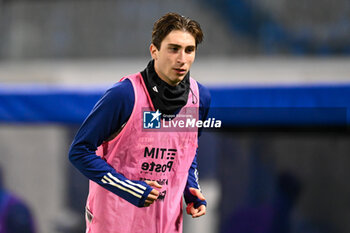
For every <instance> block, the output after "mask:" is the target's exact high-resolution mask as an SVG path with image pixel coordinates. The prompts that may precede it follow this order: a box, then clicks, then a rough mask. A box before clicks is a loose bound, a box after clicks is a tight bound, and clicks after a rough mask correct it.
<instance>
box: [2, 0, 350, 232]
mask: <svg viewBox="0 0 350 233" xmlns="http://www.w3.org/2000/svg"><path fill="white" fill-rule="evenodd" d="M171 11H174V12H178V13H180V14H183V15H185V16H189V17H190V18H193V19H195V20H197V21H198V22H199V23H200V24H201V26H202V28H203V31H204V36H205V38H204V43H203V44H201V45H200V46H199V48H198V52H197V55H196V62H195V63H194V65H193V68H192V70H191V75H192V76H193V77H194V78H195V79H196V80H198V81H199V82H200V83H202V84H204V85H206V86H207V87H208V88H209V90H210V92H211V94H212V110H211V113H210V114H211V116H213V117H215V118H216V119H221V120H223V123H224V124H223V126H224V127H223V128H222V129H221V130H214V131H205V132H204V133H203V135H202V136H201V139H200V150H199V171H200V183H201V187H202V189H203V193H204V195H205V196H206V197H207V199H208V214H207V215H206V216H204V217H202V218H199V219H196V220H192V219H190V218H189V217H185V226H184V227H185V228H184V232H193V233H196V232H214V233H215V232H218V233H219V232H220V233H230V232H235V233H245V232H251V233H255V232H259V233H316V232H317V233H347V232H350V223H349V221H348V219H349V217H350V207H349V206H350V198H349V196H350V187H349V184H348V180H349V178H350V171H349V169H348V167H349V166H348V165H349V164H350V163H349V162H350V161H349V156H348V154H349V152H350V144H349V143H348V142H349V131H348V125H349V120H350V118H349V114H348V111H349V105H350V102H349V101H348V100H349V99H350V65H349V64H350V57H349V55H350V2H349V1H347V0H337V1H325V0H319V1H316V0H308V1H301V0H296V1H287V0H217V1H214V0H189V1H184V0H178V1H176V2H174V1H169V0H140V1H136V0H129V1H127V0H117V1H112V0H107V1H97V0H72V1H67V0H61V1H58V0H51V1H41V0H31V1H28V0H0V158H1V159H0V167H1V170H2V173H3V182H2V183H3V184H2V185H1V182H0V194H1V195H0V196H1V197H2V196H3V195H2V194H3V193H4V192H2V190H8V191H10V192H11V193H14V194H15V195H16V196H17V197H18V198H19V199H21V200H22V201H23V203H26V205H27V207H28V209H29V210H30V213H31V215H32V216H33V220H31V221H33V222H34V224H35V226H36V227H35V228H36V232H40V233H59V232H65V233H76V232H84V224H85V223H84V205H85V200H86V196H87V192H88V181H87V179H86V178H85V177H83V176H82V175H81V174H80V173H79V172H78V171H77V170H76V169H75V168H73V167H72V165H70V164H69V161H68V159H67V152H68V149H69V146H70V143H71V141H72V139H73V137H74V134H75V132H76V131H77V129H78V127H79V125H80V124H81V123H82V121H83V119H84V118H85V117H86V116H87V114H88V113H89V111H90V110H91V108H92V107H93V105H94V104H95V102H96V101H97V100H98V98H99V97H100V96H101V95H102V94H103V93H104V91H105V90H106V89H107V88H108V87H109V86H111V85H113V83H115V82H117V81H119V80H120V79H121V78H122V77H123V76H125V75H128V74H131V73H135V72H138V71H141V70H143V69H144V67H145V66H146V64H147V62H148V60H149V59H150V56H149V52H148V47H149V44H150V40H151V31H152V26H153V23H154V21H155V20H157V19H158V18H159V17H160V16H161V15H163V14H165V13H167V12H171ZM1 186H2V187H1ZM1 197H0V203H1V200H2V199H1ZM0 206H1V205H0ZM0 210H1V208H0ZM0 216H1V214H0ZM22 217H23V216H22ZM0 220H1V219H0Z"/></svg>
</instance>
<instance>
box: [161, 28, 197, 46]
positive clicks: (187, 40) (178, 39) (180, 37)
mask: <svg viewBox="0 0 350 233" xmlns="http://www.w3.org/2000/svg"><path fill="white" fill-rule="evenodd" d="M162 44H163V45H168V44H176V45H180V46H181V47H187V46H196V40H195V39H194V37H193V35H192V34H191V33H189V32H187V31H181V30H173V31H171V32H170V33H169V34H168V35H167V36H166V37H165V38H164V39H163V41H162Z"/></svg>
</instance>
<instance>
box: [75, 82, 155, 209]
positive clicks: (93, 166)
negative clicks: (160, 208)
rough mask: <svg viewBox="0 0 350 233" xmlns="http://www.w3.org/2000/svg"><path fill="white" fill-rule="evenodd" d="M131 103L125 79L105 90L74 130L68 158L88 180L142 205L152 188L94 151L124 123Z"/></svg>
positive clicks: (133, 101)
mask: <svg viewBox="0 0 350 233" xmlns="http://www.w3.org/2000/svg"><path fill="white" fill-rule="evenodd" d="M134 103H135V97H134V90H133V86H132V84H131V82H130V80H128V79H126V80H124V81H122V82H118V83H117V84H115V85H114V86H113V87H112V88H110V89H109V90H107V91H106V93H105V94H104V95H103V96H102V98H101V99H100V100H99V101H98V102H97V104H96V105H95V106H94V108H93V110H92V111H91V113H90V114H89V116H88V117H87V118H86V119H85V121H84V122H83V124H82V125H81V127H80V129H79V130H78V132H77V134H76V136H75V138H74V141H73V143H72V145H71V147H70V150H69V160H70V161H71V163H72V164H73V165H74V166H75V167H76V168H77V169H78V170H79V171H80V172H81V173H82V174H84V175H85V176H86V177H87V178H89V179H90V180H92V181H94V182H96V183H98V184H99V185H101V186H102V187H104V188H106V189H107V190H109V191H111V192H113V193H115V194H116V195H118V196H120V197H122V198H123V199H125V200H127V201H128V202H130V203H132V204H133V205H135V206H139V207H143V205H144V203H145V200H146V198H147V196H148V194H149V193H150V192H151V190H152V188H151V187H150V186H149V185H147V184H146V183H145V182H144V181H136V180H135V181H131V180H128V179H127V178H125V177H124V176H123V175H121V174H119V173H118V172H117V171H116V170H115V169H114V168H113V167H112V166H110V165H109V164H108V163H107V162H106V161H105V160H103V159H102V158H101V157H100V156H98V155H96V152H95V151H96V150H97V147H99V146H100V145H101V144H102V143H103V142H104V141H106V140H107V139H108V138H109V137H110V136H111V135H112V134H113V133H115V132H117V131H118V130H119V129H120V128H121V127H122V125H123V124H124V123H126V122H127V120H128V119H129V117H130V115H131V112H132V109H133V107H134Z"/></svg>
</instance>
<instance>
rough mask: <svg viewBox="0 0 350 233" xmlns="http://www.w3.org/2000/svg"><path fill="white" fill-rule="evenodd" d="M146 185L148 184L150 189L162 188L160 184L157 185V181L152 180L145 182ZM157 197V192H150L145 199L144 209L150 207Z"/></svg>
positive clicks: (153, 190)
mask: <svg viewBox="0 0 350 233" xmlns="http://www.w3.org/2000/svg"><path fill="white" fill-rule="evenodd" d="M145 182H146V184H148V185H149V186H151V187H154V188H162V186H161V185H160V184H158V182H157V181H154V180H152V181H151V180H146V181H145ZM158 197H159V191H158V190H156V189H152V191H151V192H150V193H149V194H148V196H147V199H146V201H145V205H144V206H145V207H148V206H150V205H151V204H152V203H153V202H154V201H155V200H157V198H158Z"/></svg>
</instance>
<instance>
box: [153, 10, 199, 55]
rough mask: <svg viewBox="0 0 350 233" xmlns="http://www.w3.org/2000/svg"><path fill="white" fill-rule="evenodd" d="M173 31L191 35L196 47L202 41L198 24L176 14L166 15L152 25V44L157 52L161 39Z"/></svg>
mask: <svg viewBox="0 0 350 233" xmlns="http://www.w3.org/2000/svg"><path fill="white" fill-rule="evenodd" d="M173 30H183V31H186V32H189V33H191V34H192V36H193V37H194V39H195V41H196V47H197V45H198V44H200V43H201V42H202V41H203V32H202V29H201V27H200V25H199V23H198V22H196V21H194V20H192V19H190V18H187V17H185V16H182V15H179V14H177V13H167V14H165V15H163V16H162V17H161V18H160V19H158V20H157V21H156V22H155V23H154V26H153V31H152V44H154V45H155V46H156V48H157V49H158V50H159V49H160V45H161V43H162V41H163V39H164V38H165V37H166V36H167V35H168V34H169V33H170V32H171V31H173Z"/></svg>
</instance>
